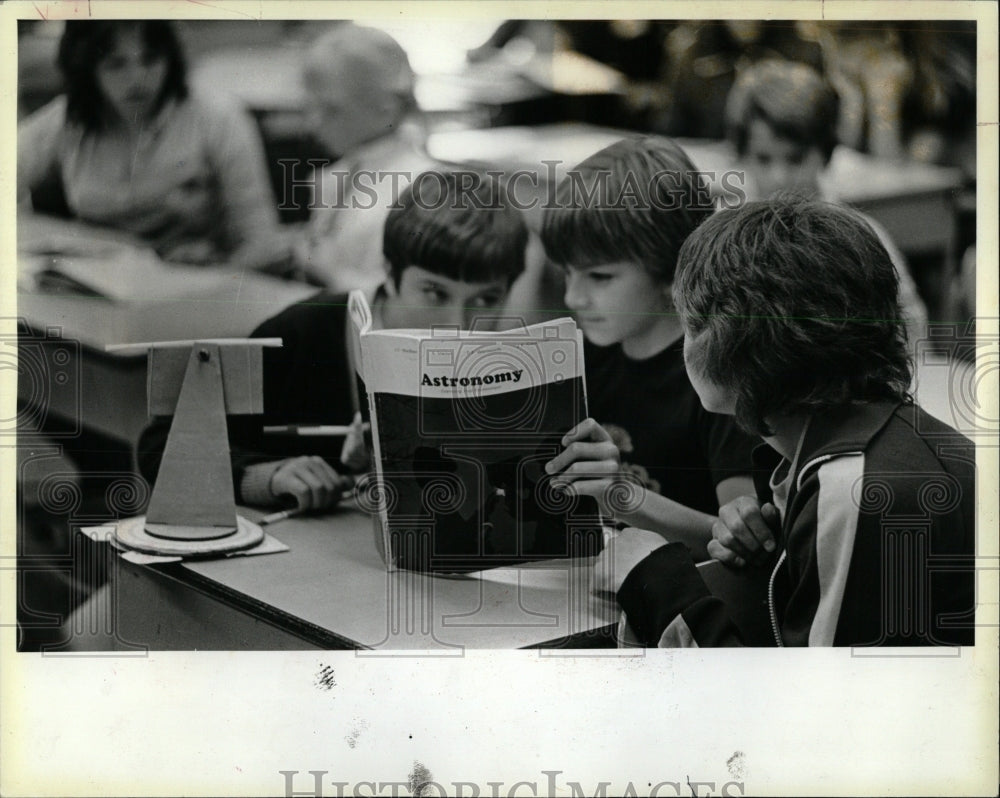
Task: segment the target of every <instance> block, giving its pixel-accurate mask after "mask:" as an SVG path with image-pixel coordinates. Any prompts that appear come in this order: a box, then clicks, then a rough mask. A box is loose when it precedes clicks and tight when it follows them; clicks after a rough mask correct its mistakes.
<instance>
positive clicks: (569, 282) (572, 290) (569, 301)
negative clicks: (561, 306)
mask: <svg viewBox="0 0 1000 798" xmlns="http://www.w3.org/2000/svg"><path fill="white" fill-rule="evenodd" d="M581 283H582V281H581V280H580V279H579V278H578V277H577V276H576V275H575V274H573V272H569V273H567V275H566V294H565V296H564V297H563V298H564V300H565V302H566V307H568V308H569V309H570V310H583V309H584V308H585V307H586V306H587V293H586V291H584V289H583V286H582V285H581Z"/></svg>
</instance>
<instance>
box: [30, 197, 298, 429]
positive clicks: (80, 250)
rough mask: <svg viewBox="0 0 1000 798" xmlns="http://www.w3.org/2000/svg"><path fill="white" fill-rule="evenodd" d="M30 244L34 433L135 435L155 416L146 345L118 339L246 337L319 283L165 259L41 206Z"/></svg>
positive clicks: (32, 219)
mask: <svg viewBox="0 0 1000 798" xmlns="http://www.w3.org/2000/svg"><path fill="white" fill-rule="evenodd" d="M18 245H19V254H18V261H19V263H18V272H19V274H18V310H17V313H18V318H19V319H20V320H22V321H23V324H22V325H19V326H20V329H19V342H18V344H19V352H20V353H21V354H22V361H23V362H22V363H21V364H20V365H19V375H18V376H19V379H18V403H19V407H20V408H21V409H20V411H19V418H21V419H23V422H24V423H23V424H19V432H20V434H22V435H31V434H34V433H38V434H41V433H44V432H46V431H51V432H54V433H55V434H56V435H57V437H64V436H66V435H72V434H73V433H74V432H89V433H96V434H99V435H102V436H105V437H107V438H109V439H111V440H113V441H115V442H117V443H119V444H121V445H124V446H129V447H131V446H133V445H134V444H135V442H136V440H137V439H138V435H139V433H140V432H141V430H142V428H143V427H144V426H145V424H146V421H147V416H146V357H145V355H142V356H134V355H119V354H109V353H107V352H105V351H104V347H105V346H106V345H107V344H116V343H136V342H143V341H157V340H172V339H189V338H198V337H206V338H207V337H211V338H239V337H245V336H247V335H248V334H249V333H250V332H251V331H252V330H253V329H254V328H255V327H256V326H257V325H258V324H259V323H260V322H262V321H263V320H264V319H267V318H269V317H270V316H273V315H274V314H276V313H278V312H279V311H281V310H282V309H284V308H285V307H287V306H288V305H290V304H292V303H293V302H296V301H298V300H300V299H303V298H305V297H306V296H309V295H310V294H312V293H315V291H316V290H317V289H315V288H312V287H310V286H308V285H304V284H301V283H291V282H286V281H283V280H278V279H276V278H272V277H268V276H265V275H261V274H257V273H254V272H245V271H235V270H232V269H229V268H227V267H222V266H220V267H212V266H208V267H195V266H179V265H172V264H167V263H163V262H162V261H160V260H159V259H158V258H157V257H156V255H155V254H154V253H152V252H151V251H150V250H148V249H146V248H144V247H142V246H140V245H138V244H136V243H135V242H133V241H131V240H130V239H129V238H128V237H127V236H124V235H121V234H118V233H115V232H113V231H106V230H98V229H94V228H91V227H88V226H86V225H82V224H79V223H77V222H71V221H63V220H55V219H44V218H41V217H38V216H27V217H22V218H20V219H19V222H18ZM88 272H89V274H88ZM88 276H89V277H91V278H92V279H90V280H88Z"/></svg>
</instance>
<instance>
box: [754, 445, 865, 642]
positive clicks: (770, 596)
mask: <svg viewBox="0 0 1000 798" xmlns="http://www.w3.org/2000/svg"><path fill="white" fill-rule="evenodd" d="M852 454H864V451H862V450H859V451H848V452H835V453H831V454H824V455H820V456H819V457H814V458H813V459H812V460H810V461H809V462H808V463H806V464H805V465H804V466H802V468H800V469H799V474H798V477H797V478H796V480H795V489H796V490H799V489H800V488H801V487H802V480H803V479H804V478H805V476H806V473H807V472H808V471H809V470H810V469H811V468H815V467H816V466H818V465H821V464H823V463H825V462H826V461H827V460H833V459H834V458H837V457H843V456H844V455H852ZM782 520H784V519H782ZM787 554H788V549H782V551H781V556H780V557H778V562H777V563H775V565H774V570H773V571H771V578H770V579H769V580H768V582H767V609H768V612H769V613H770V615H771V632H772V633H773V634H774V642H775V643H777V644H778V647H779V648H784V647H785V644H784V642H783V641H782V639H781V629H780V628H779V627H778V613H777V612H776V611H775V609H774V579H775V577H776V576H777V575H778V569H779V568H781V566H782V563H784V562H785V557H786V555H787Z"/></svg>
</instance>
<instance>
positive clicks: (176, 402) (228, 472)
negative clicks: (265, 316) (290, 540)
mask: <svg viewBox="0 0 1000 798" xmlns="http://www.w3.org/2000/svg"><path fill="white" fill-rule="evenodd" d="M265 346H281V339H280V338H259V339H212V340H203V341H161V342H155V343H144V344H126V345H121V346H109V347H108V350H109V351H114V352H118V353H121V354H128V353H129V352H142V351H146V352H147V353H148V363H149V371H148V379H147V401H148V405H149V413H150V415H157V416H167V415H172V416H173V421H172V422H171V425H170V433H169V436H168V437H167V443H166V447H165V449H164V451H163V459H162V460H161V462H160V471H159V474H158V476H157V478H156V485H155V486H154V488H153V493H152V496H151V497H150V500H149V507H148V509H147V511H146V516H145V519H144V520H143V521H142V522H141V523H139V520H140V519H137V520H136V522H133V523H123V524H119V525H118V526H117V528H116V535H117V537H118V540H119V542H120V543H122V544H123V545H125V546H127V547H129V548H132V549H136V550H138V551H143V552H147V553H152V554H172V555H177V554H180V555H186V556H208V555H213V554H222V553H225V552H229V551H234V550H239V549H244V548H249V547H250V546H254V545H256V544H257V543H259V542H260V541H261V540H263V537H264V533H263V530H262V529H261V528H260V527H259V526H257V525H256V524H253V523H251V522H249V521H247V520H246V519H245V518H242V517H240V516H238V515H237V514H236V497H235V495H234V491H233V478H232V468H231V466H230V457H229V437H228V433H227V427H226V415H227V414H229V413H233V414H253V413H262V412H263V410H264V407H263V391H262V380H263V374H262V362H263V354H262V353H263V348H264V347H265Z"/></svg>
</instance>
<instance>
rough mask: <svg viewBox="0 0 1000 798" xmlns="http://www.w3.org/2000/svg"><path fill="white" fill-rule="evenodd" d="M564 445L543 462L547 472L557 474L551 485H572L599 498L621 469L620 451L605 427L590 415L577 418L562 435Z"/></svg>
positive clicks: (588, 494)
mask: <svg viewBox="0 0 1000 798" xmlns="http://www.w3.org/2000/svg"><path fill="white" fill-rule="evenodd" d="M562 445H563V446H565V447H566V448H565V449H564V450H563V451H562V452H560V453H559V454H558V455H556V456H555V457H553V458H552V460H550V461H549V462H548V463H546V465H545V471H546V473H548V474H558V475H559V476H558V477H557V478H555V479H554V480H553V486H556V485H559V484H562V485H567V486H568V485H570V484H571V485H572V488H573V490H575V491H576V492H577V493H579V494H581V495H583V496H593V497H594V498H596V499H597V500H598V502H600V504H601V509H602V511H603V512H607V509H606V508H605V507H604V502H603V501H602V499H603V497H604V495H605V493H606V492H607V490H608V488H609V487H610V486H611V485H612V484H613V483H614V481H615V478H616V477H617V476H618V474H619V473H620V471H621V453H620V452H619V451H618V447H617V446H615V445H614V443H612V441H611V436H610V435H609V434H608V432H607V430H605V429H604V427H602V426H601V425H600V424H598V423H597V422H596V421H594V419H592V418H588V419H586V420H584V421H581V422H580V423H579V424H577V425H576V426H575V427H574V428H573V429H571V430H570V431H569V432H567V433H566V435H564V436H563V439H562Z"/></svg>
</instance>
